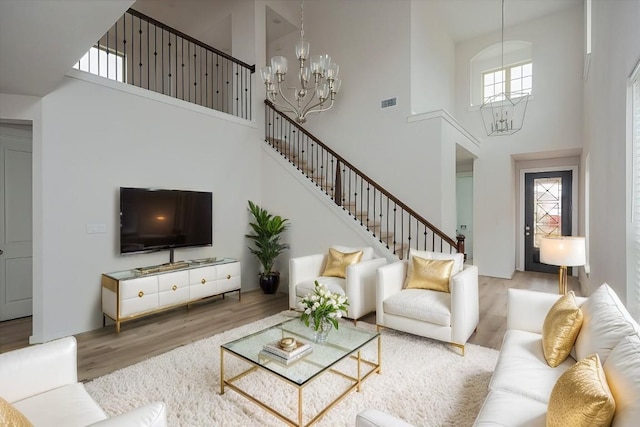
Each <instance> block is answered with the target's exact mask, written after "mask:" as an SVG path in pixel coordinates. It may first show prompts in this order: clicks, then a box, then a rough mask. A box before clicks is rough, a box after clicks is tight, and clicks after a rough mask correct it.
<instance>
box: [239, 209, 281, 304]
mask: <svg viewBox="0 0 640 427" xmlns="http://www.w3.org/2000/svg"><path fill="white" fill-rule="evenodd" d="M249 212H251V215H253V219H254V221H255V222H250V223H249V225H250V226H251V228H252V229H253V233H252V234H247V235H245V237H248V238H249V239H251V240H253V242H254V244H255V247H249V250H250V251H251V253H252V254H254V255H255V256H256V257H257V258H258V261H260V264H261V265H262V271H261V272H260V288H262V291H263V292H264V293H265V294H275V293H276V291H277V290H278V286H279V285H280V272H279V271H274V270H273V263H274V262H275V260H276V258H277V257H278V255H280V254H281V253H282V251H284V250H285V249H289V245H288V244H287V243H282V242H281V241H280V237H281V236H280V235H281V234H282V232H284V231H285V230H286V229H287V221H289V220H288V219H287V218H281V217H280V216H278V215H276V216H273V215H271V214H270V213H269V212H267V211H266V210H265V209H262V208H261V207H260V206H258V205H256V204H255V203H253V202H252V201H251V200H249Z"/></svg>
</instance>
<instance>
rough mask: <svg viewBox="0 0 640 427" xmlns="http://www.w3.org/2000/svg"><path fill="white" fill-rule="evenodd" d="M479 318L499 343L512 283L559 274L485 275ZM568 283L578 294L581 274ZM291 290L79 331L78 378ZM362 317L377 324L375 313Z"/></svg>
mask: <svg viewBox="0 0 640 427" xmlns="http://www.w3.org/2000/svg"><path fill="white" fill-rule="evenodd" d="M479 288H480V324H479V325H478V331H477V332H476V333H475V334H473V335H472V336H471V339H470V340H469V342H470V343H473V344H478V345H481V346H485V347H490V348H495V349H499V348H500V345H501V343H502V337H503V335H504V332H505V330H506V304H507V289H509V288H519V289H532V290H536V291H543V292H550V293H556V292H557V291H558V278H557V276H556V275H555V274H544V273H530V272H526V273H525V272H516V274H515V275H514V277H513V279H511V280H506V279H496V278H490V277H484V276H480V278H479ZM569 289H570V290H574V291H575V292H576V294H577V295H579V294H580V293H579V286H578V283H577V279H576V278H574V277H571V278H569ZM288 301H289V300H288V295H287V294H286V293H278V294H275V295H264V294H263V293H262V292H261V291H259V290H257V291H251V292H243V294H242V301H241V302H238V298H237V296H236V294H230V295H227V296H226V298H224V299H222V298H217V299H215V300H213V301H211V300H210V301H207V302H203V303H199V304H195V305H193V306H191V309H190V310H187V309H186V308H178V309H175V310H172V311H169V312H165V313H161V314H157V315H154V316H149V317H146V318H142V319H138V320H133V321H131V322H126V323H124V324H123V325H122V330H121V332H120V334H119V335H116V333H115V327H114V326H113V325H110V326H107V327H105V328H101V329H96V330H94V331H89V332H85V333H81V334H77V335H76V338H77V340H78V378H79V379H80V381H86V380H90V379H93V378H97V377H99V376H102V375H105V374H108V373H110V372H113V371H115V370H117V369H120V368H123V367H125V366H128V365H132V364H134V363H137V362H140V361H142V360H144V359H147V358H149V357H152V356H156V355H158V354H161V353H164V352H167V351H169V350H172V349H174V348H177V347H180V346H183V345H186V344H189V343H191V342H194V341H197V340H199V339H202V338H206V337H210V336H212V335H215V334H217V333H220V332H223V331H226V330H229V329H233V328H235V327H238V326H241V325H244V324H247V323H250V322H253V321H256V320H259V319H262V318H264V317H266V316H270V315H272V314H276V313H279V312H281V311H282V310H286V309H288V305H289V303H288ZM361 321H365V322H369V323H372V324H375V313H372V314H369V315H367V316H365V317H364V318H363V319H361ZM30 335H31V318H30V317H26V318H22V319H16V320H11V321H5V322H0V353H3V352H5V351H9V350H13V349H17V348H22V347H26V346H28V345H29V344H28V342H29V336H30Z"/></svg>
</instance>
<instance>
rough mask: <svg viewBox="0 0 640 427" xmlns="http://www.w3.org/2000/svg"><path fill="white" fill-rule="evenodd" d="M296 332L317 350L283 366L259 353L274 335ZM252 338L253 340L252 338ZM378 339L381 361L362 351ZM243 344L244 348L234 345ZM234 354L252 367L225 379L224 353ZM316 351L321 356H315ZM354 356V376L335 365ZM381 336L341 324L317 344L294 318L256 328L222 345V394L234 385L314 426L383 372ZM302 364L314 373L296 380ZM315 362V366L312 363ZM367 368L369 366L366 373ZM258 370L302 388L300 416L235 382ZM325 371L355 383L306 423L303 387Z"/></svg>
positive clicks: (300, 422) (274, 412)
mask: <svg viewBox="0 0 640 427" xmlns="http://www.w3.org/2000/svg"><path fill="white" fill-rule="evenodd" d="M284 336H294V337H296V338H297V339H300V340H301V341H304V342H309V343H310V344H311V345H312V347H313V352H312V353H311V354H309V355H308V356H305V357H303V358H302V359H300V360H298V361H296V362H295V363H294V364H292V365H290V366H288V367H287V366H283V365H281V364H279V363H277V362H274V361H270V360H268V359H266V358H264V357H261V356H259V352H260V350H262V347H263V345H264V344H265V343H267V342H271V341H273V339H274V337H276V338H277V337H284ZM249 340H250V341H249ZM374 340H375V341H376V342H377V346H378V348H377V361H375V362H374V361H370V360H365V359H364V358H363V357H362V355H361V349H362V348H363V347H365V346H366V345H367V344H369V343H371V342H372V341H374ZM234 347H242V348H234ZM225 353H228V354H231V355H233V356H235V357H236V358H238V359H241V360H243V361H245V362H247V363H248V364H249V365H251V367H250V368H249V369H247V370H244V371H243V372H241V373H239V374H237V375H235V376H233V377H232V378H228V379H225V376H224V368H225V365H224V355H225ZM314 354H315V356H317V358H315V359H314ZM345 359H346V360H352V361H355V363H356V369H357V371H356V372H357V373H356V376H355V377H354V376H352V375H349V374H346V373H344V372H341V371H339V370H337V369H335V365H336V364H337V363H338V362H340V361H342V360H345ZM380 362H381V340H380V333H379V332H369V331H363V330H359V329H354V328H351V327H348V326H345V325H341V326H340V329H339V330H337V331H336V330H332V331H331V333H330V334H329V341H328V342H327V343H325V344H316V343H313V342H312V337H311V331H310V330H309V328H306V327H304V325H303V324H302V322H301V321H300V319H293V320H289V321H286V322H283V323H281V324H278V325H275V326H273V327H271V328H267V329H264V330H262V331H259V332H256V333H255V334H251V335H248V336H246V337H243V338H240V339H238V340H235V341H232V342H229V343H226V344H223V345H221V346H220V394H224V391H225V387H228V388H230V389H231V390H233V391H235V392H236V393H238V394H240V395H241V396H244V397H245V398H246V399H248V400H250V401H251V402H253V403H255V404H256V405H258V406H260V407H261V408H263V409H264V410H266V411H267V412H269V413H271V414H272V415H274V416H276V417H278V418H279V419H280V420H282V421H283V422H285V423H286V424H288V425H290V426H298V427H302V426H310V425H312V424H314V423H315V422H317V421H318V420H319V419H320V418H321V417H322V416H324V415H325V414H326V413H327V412H328V411H329V410H330V409H331V408H333V407H334V406H335V405H337V404H338V403H339V402H340V401H341V400H342V399H344V398H345V397H346V396H347V395H348V394H349V393H350V392H352V391H353V390H356V391H358V392H359V391H360V390H361V388H362V382H363V381H364V380H366V379H367V378H368V377H369V376H370V375H372V374H374V373H378V374H380V373H381V363H380ZM299 364H307V367H309V368H310V370H311V373H309V374H307V375H306V376H304V377H303V378H302V379H298V380H297V381H296V380H293V379H292V378H291V377H292V376H293V373H292V370H295V369H297V368H296V366H297V365H299ZM310 365H311V366H310ZM363 368H364V369H367V368H369V369H368V370H367V371H366V372H364V373H363ZM258 370H261V371H264V372H267V373H269V374H271V375H273V376H274V377H276V378H279V379H280V380H281V381H284V382H285V383H287V384H290V385H291V386H293V387H295V388H297V389H298V419H297V420H293V419H291V418H289V417H287V416H286V415H284V414H282V413H281V412H278V411H277V410H275V409H273V408H272V407H270V406H269V405H268V404H267V403H265V402H263V401H261V400H260V399H258V398H257V397H255V396H252V395H251V394H250V393H249V392H248V391H246V390H243V389H242V388H240V387H239V386H237V385H236V384H234V382H236V381H238V380H240V379H241V378H243V377H245V376H247V375H249V374H251V373H253V372H256V371H258ZM324 373H333V374H336V375H339V376H341V377H343V378H346V379H348V380H349V381H351V385H349V386H348V387H347V389H346V390H344V392H342V393H341V394H340V395H339V396H338V397H337V398H336V399H334V400H333V401H331V402H329V404H328V405H327V406H326V407H325V408H323V409H322V410H321V411H320V412H319V413H318V414H316V415H315V416H314V417H313V418H312V419H311V420H310V421H309V422H308V423H307V424H304V423H303V390H304V388H305V387H306V386H307V385H309V384H310V383H311V382H313V380H315V379H316V378H318V377H320V375H322V374H324Z"/></svg>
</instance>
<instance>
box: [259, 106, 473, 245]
mask: <svg viewBox="0 0 640 427" xmlns="http://www.w3.org/2000/svg"><path fill="white" fill-rule="evenodd" d="M264 103H265V104H266V105H268V106H269V107H271V108H273V109H274V110H275V111H277V112H278V113H279V114H280V116H281V117H283V118H284V119H285V120H287V121H288V122H289V123H291V124H292V125H293V126H294V127H295V128H296V129H298V130H299V131H300V132H302V133H304V134H305V135H306V136H307V137H308V138H309V139H311V140H312V141H314V142H315V143H316V144H318V145H320V146H321V147H322V148H323V149H324V150H326V151H327V152H329V153H330V154H331V155H332V156H334V157H335V158H336V160H337V161H338V164H339V163H343V164H344V165H346V166H348V167H349V168H350V169H351V170H352V171H354V172H355V173H356V174H358V175H360V176H361V177H362V179H364V180H365V181H367V182H368V183H369V184H370V185H372V186H373V187H374V188H376V189H377V190H378V191H380V192H381V193H382V194H384V195H385V196H387V197H388V198H389V199H390V200H391V201H393V202H394V203H395V204H396V205H398V206H400V207H401V208H402V209H403V210H405V211H406V212H408V213H409V214H410V215H411V216H413V217H415V218H416V219H417V220H418V221H420V222H422V223H423V224H424V225H425V226H427V227H428V228H430V229H431V231H433V232H434V233H435V234H436V235H437V236H438V237H440V238H441V239H442V240H444V241H445V242H447V243H448V244H449V245H450V246H452V247H454V248H456V250H457V251H458V252H460V253H464V236H457V241H456V240H453V239H452V238H451V237H449V236H447V235H446V234H445V233H444V232H443V231H441V230H440V229H439V228H438V227H436V226H435V225H433V224H432V223H430V222H429V221H427V220H426V219H424V218H423V217H422V216H421V215H419V214H418V213H417V212H415V211H414V210H413V209H411V208H410V207H409V206H407V205H406V204H404V203H403V202H401V201H400V200H399V199H398V198H396V197H395V196H394V195H392V194H391V193H390V192H388V191H387V190H386V189H385V188H383V187H382V186H381V185H379V184H378V183H377V182H375V181H374V180H373V179H371V178H369V177H368V176H367V175H366V174H365V173H364V172H362V171H360V170H359V169H358V168H356V167H355V166H354V165H352V164H351V163H350V162H348V161H347V160H345V159H344V158H343V157H342V156H341V155H339V154H338V153H336V152H335V151H333V150H332V149H331V148H329V147H327V146H326V145H325V144H324V143H323V142H322V141H320V140H319V139H318V138H316V137H315V136H314V135H313V134H311V133H310V132H309V131H307V130H306V129H305V128H303V127H301V126H300V125H299V124H298V123H296V122H295V120H293V119H291V118H290V117H289V116H287V115H286V114H284V113H283V112H282V111H280V110H278V109H277V108H276V106H275V105H274V104H273V102H271V101H269V100H268V99H265V100H264ZM337 170H339V169H337ZM338 200H339V198H338ZM336 203H337V201H336Z"/></svg>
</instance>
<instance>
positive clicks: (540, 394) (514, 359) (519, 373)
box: [489, 329, 575, 403]
mask: <svg viewBox="0 0 640 427" xmlns="http://www.w3.org/2000/svg"><path fill="white" fill-rule="evenodd" d="M574 363H575V360H573V359H572V358H567V359H566V360H565V361H564V362H562V363H561V364H559V365H558V366H557V367H556V368H552V367H550V366H549V365H548V364H547V361H546V360H545V358H544V354H543V352H542V336H541V335H540V334H536V333H533V332H526V331H519V330H517V329H509V330H508V331H507V332H506V333H505V335H504V339H503V341H502V348H501V349H500V355H499V356H498V362H497V363H496V369H495V371H494V373H493V377H492V378H491V383H490V385H489V387H490V388H491V390H502V391H508V392H511V393H517V394H520V395H522V396H526V397H528V398H531V399H535V400H538V401H540V402H543V403H547V402H548V401H549V395H550V394H551V390H552V389H553V386H554V385H555V383H556V381H557V380H558V378H560V376H561V375H562V374H563V373H564V372H565V371H566V370H567V369H569V368H570V367H571V366H572V365H573V364H574Z"/></svg>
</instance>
